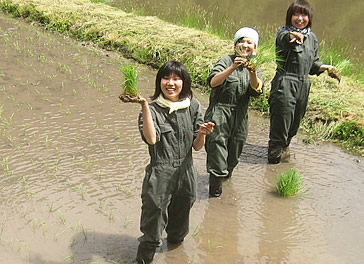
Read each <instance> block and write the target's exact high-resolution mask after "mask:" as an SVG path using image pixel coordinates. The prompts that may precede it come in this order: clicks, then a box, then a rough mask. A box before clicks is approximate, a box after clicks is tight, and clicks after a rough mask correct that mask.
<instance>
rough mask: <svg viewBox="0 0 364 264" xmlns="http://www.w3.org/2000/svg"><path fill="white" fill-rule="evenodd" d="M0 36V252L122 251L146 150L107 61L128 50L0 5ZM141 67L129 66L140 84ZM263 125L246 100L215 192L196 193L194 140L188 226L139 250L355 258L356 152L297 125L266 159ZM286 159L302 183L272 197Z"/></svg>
mask: <svg viewBox="0 0 364 264" xmlns="http://www.w3.org/2000/svg"><path fill="white" fill-rule="evenodd" d="M0 48H1V51H2V56H1V59H0V107H1V108H0V113H1V116H0V118H1V119H0V163H1V167H0V263H7V264H23V263H36V264H38V263H50V264H56V263H57V264H60V263H100V264H101V263H133V261H134V257H135V254H136V249H137V245H138V243H137V238H138V237H139V236H140V235H141V233H140V231H139V216H140V208H141V199H140V193H141V184H142V180H143V176H144V168H145V166H146V165H147V162H148V153H147V147H146V145H145V144H144V143H143V142H142V140H141V138H140V135H139V133H138V131H137V115H138V113H139V111H140V106H139V105H136V104H124V103H121V102H120V101H119V100H118V95H119V94H120V93H121V89H122V88H121V87H122V86H121V84H122V81H123V80H122V74H121V73H120V70H119V69H120V66H121V65H125V64H133V63H134V62H132V61H128V60H126V59H124V58H122V57H120V56H119V55H118V54H115V53H112V52H109V51H100V50H96V49H93V48H90V47H88V46H85V45H82V44H81V43H78V42H75V41H73V40H71V39H69V38H66V37H64V36H60V35H57V34H53V33H50V32H44V31H42V30H41V29H40V28H38V27H37V26H32V25H29V24H25V23H23V22H22V21H19V20H13V19H10V18H8V17H6V16H3V15H0ZM155 74H156V72H155V71H154V70H152V69H150V68H148V67H145V66H139V79H138V83H139V87H140V89H141V92H142V94H143V95H145V96H147V95H151V94H152V91H153V86H154V78H155ZM195 95H196V96H197V97H198V98H199V99H200V101H201V102H202V103H203V105H204V107H206V104H207V101H208V96H207V95H203V94H199V93H198V92H197V91H196V93H195ZM268 130H269V127H268V120H266V119H263V118H261V117H259V116H257V115H255V114H254V113H251V115H250V130H249V138H248V143H247V145H246V146H245V147H244V152H243V155H242V157H241V163H240V165H239V167H238V168H237V169H236V170H235V171H234V174H233V177H232V179H231V180H230V181H226V182H225V183H224V189H223V195H222V196H221V199H209V198H208V175H207V173H206V170H205V158H206V156H205V152H204V151H203V150H202V151H199V152H194V159H195V166H196V168H197V171H198V174H199V175H198V200H197V201H196V203H195V205H194V207H193V209H192V214H191V225H190V228H191V231H190V234H189V235H188V236H187V237H186V240H185V242H184V243H183V244H182V245H181V246H180V247H178V248H169V247H167V245H163V246H162V247H161V249H160V250H159V251H158V253H157V254H156V258H155V261H154V262H153V263H157V264H185V263H186V264H187V263H189V264H192V263H195V264H215V263H216V264H220V263H226V264H238V263H239V264H240V263H244V264H245V263H247V264H249V263H269V264H275V263H278V264H283V263H287V264H288V263H289V264H295V263H297V264H301V263H302V264H306V263H330V264H345V263H347V264H356V263H363V259H364V252H363V250H362V245H363V244H364V228H363V225H362V223H363V219H364V195H363V190H364V178H363V176H364V168H363V164H362V161H361V158H360V157H357V156H353V155H351V154H348V153H346V152H345V151H344V150H342V149H341V148H339V147H337V146H335V145H331V144H327V143H320V144H308V145H307V144H304V143H303V142H302V138H300V137H297V138H295V139H294V141H293V143H292V148H291V158H290V160H289V162H287V163H281V164H279V165H269V164H267V163H266V155H267V140H268ZM288 168H295V169H296V170H297V171H299V172H300V173H301V174H302V175H303V177H304V180H303V185H304V186H303V187H304V188H305V189H306V192H304V193H302V194H301V195H298V196H296V197H292V198H280V197H278V196H277V195H276V194H275V189H274V187H275V181H276V177H277V176H278V174H279V173H280V172H283V171H286V170H287V169H288Z"/></svg>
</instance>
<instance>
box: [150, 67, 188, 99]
mask: <svg viewBox="0 0 364 264" xmlns="http://www.w3.org/2000/svg"><path fill="white" fill-rule="evenodd" d="M171 73H174V74H176V75H177V76H178V77H180V78H181V79H182V81H183V85H182V91H181V93H180V94H179V96H178V99H179V100H184V99H186V98H190V99H191V98H192V97H193V93H192V88H191V84H192V80H191V77H190V74H189V73H188V70H187V68H186V66H185V65H183V64H182V63H180V62H177V61H168V62H166V63H165V64H164V65H162V66H161V67H160V68H159V70H158V73H157V77H156V79H155V91H154V94H153V96H151V97H150V98H151V99H152V100H155V99H157V98H158V96H159V95H160V94H161V93H162V89H161V80H162V78H163V77H165V76H168V75H170V74H171Z"/></svg>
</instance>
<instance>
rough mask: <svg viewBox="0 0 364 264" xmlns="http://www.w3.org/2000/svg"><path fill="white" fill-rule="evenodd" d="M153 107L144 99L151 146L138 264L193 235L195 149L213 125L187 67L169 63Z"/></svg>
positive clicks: (144, 129)
mask: <svg viewBox="0 0 364 264" xmlns="http://www.w3.org/2000/svg"><path fill="white" fill-rule="evenodd" d="M155 86H156V88H155V92H154V95H153V96H152V97H151V99H152V100H153V102H152V103H151V104H148V102H147V100H146V99H144V98H141V102H140V104H141V106H142V111H141V113H140V116H139V130H140V133H141V136H142V139H143V140H144V141H145V143H147V144H148V147H149V155H150V163H149V165H148V166H147V167H146V170H145V178H144V181H143V187H142V213H141V220H140V230H141V231H142V233H143V236H141V237H140V238H139V241H140V244H139V247H138V253H137V258H136V260H137V262H138V263H143V264H144V263H150V262H152V260H153V257H154V254H155V250H156V248H157V247H159V246H160V245H161V241H162V240H161V237H162V231H163V230H164V229H165V230H166V233H167V241H168V243H174V244H176V243H181V242H182V241H183V240H184V237H185V236H186V235H187V233H188V230H189V214H190V209H191V207H192V205H193V203H194V202H195V200H196V171H195V169H194V166H193V162H192V147H193V148H194V149H195V150H200V149H201V148H202V147H203V145H204V143H205V135H207V134H210V133H211V132H212V131H213V127H214V124H213V123H203V116H202V112H201V105H200V103H199V102H198V101H197V100H196V99H195V98H193V97H192V90H191V78H190V75H189V73H188V71H187V69H186V67H185V66H184V65H183V64H181V63H179V62H175V61H169V62H167V63H166V64H164V65H163V66H162V67H161V68H160V69H159V71H158V73H157V77H156V82H155Z"/></svg>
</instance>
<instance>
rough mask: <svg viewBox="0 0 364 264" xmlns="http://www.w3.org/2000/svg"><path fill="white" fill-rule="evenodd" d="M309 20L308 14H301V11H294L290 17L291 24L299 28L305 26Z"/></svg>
mask: <svg viewBox="0 0 364 264" xmlns="http://www.w3.org/2000/svg"><path fill="white" fill-rule="evenodd" d="M309 22H310V19H309V17H308V15H306V14H303V13H294V14H293V15H292V18H291V24H292V26H294V27H296V28H299V29H304V28H305V27H307V25H308V23H309Z"/></svg>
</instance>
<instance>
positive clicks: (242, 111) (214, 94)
mask: <svg viewBox="0 0 364 264" xmlns="http://www.w3.org/2000/svg"><path fill="white" fill-rule="evenodd" d="M234 59H235V55H226V56H223V57H222V58H220V60H218V61H217V63H216V64H215V66H214V67H213V69H212V71H211V72H210V75H209V77H208V79H207V82H208V83H209V84H210V81H211V79H212V77H214V76H215V75H216V74H217V73H219V72H222V71H224V70H225V69H226V68H228V67H229V66H230V65H232V64H233V63H234ZM257 73H258V78H259V79H260V80H261V81H262V83H263V78H262V73H261V70H260V69H259V68H258V69H257ZM262 91H263V87H262ZM260 94H261V93H258V92H257V91H256V90H254V89H253V88H252V87H251V85H250V73H249V71H248V70H247V69H246V68H243V67H242V66H240V67H238V68H237V69H236V70H235V71H233V72H232V73H231V74H230V76H229V77H228V78H227V79H226V80H225V81H224V83H222V84H221V85H219V86H217V87H214V88H212V89H211V93H210V103H209V106H208V108H207V110H206V113H205V122H210V121H211V122H214V123H215V127H214V131H213V132H212V133H211V134H210V135H207V136H206V144H205V149H206V152H207V171H208V172H209V174H210V175H213V176H215V177H229V176H231V173H232V171H233V169H234V168H235V167H236V165H237V164H238V163H239V157H240V155H241V152H242V149H243V146H244V144H245V141H246V138H247V136H248V105H249V99H250V96H259V95H260Z"/></svg>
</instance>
